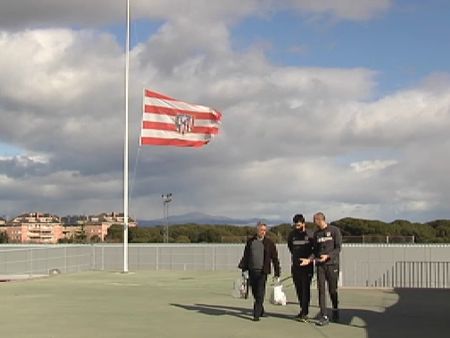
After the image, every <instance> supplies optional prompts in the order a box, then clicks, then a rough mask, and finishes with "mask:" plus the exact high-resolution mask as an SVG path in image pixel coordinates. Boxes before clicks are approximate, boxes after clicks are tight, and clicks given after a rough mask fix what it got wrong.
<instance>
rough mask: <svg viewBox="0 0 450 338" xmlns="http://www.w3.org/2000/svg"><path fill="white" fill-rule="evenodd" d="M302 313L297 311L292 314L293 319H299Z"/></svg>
mask: <svg viewBox="0 0 450 338" xmlns="http://www.w3.org/2000/svg"><path fill="white" fill-rule="evenodd" d="M302 315H303V314H302V313H301V312H299V313H298V314H296V315H295V316H294V319H299V318H300V317H301V316H302Z"/></svg>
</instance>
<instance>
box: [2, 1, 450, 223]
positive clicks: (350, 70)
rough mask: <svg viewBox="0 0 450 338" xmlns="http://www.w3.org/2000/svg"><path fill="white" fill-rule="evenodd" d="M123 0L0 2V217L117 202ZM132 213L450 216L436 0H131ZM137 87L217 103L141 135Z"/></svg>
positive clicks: (449, 115)
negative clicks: (184, 144)
mask: <svg viewBox="0 0 450 338" xmlns="http://www.w3.org/2000/svg"><path fill="white" fill-rule="evenodd" d="M125 4H126V1H125V0H97V1H88V0H76V1H75V0H66V1H63V2H62V1H59V0H15V1H2V2H1V3H0V50H1V53H0V116H1V123H0V216H1V215H3V216H4V217H6V218H8V219H9V218H12V217H14V216H16V215H18V214H21V213H24V212H30V211H39V212H48V213H52V214H56V215H59V216H64V215H69V214H70V215H74V214H98V213H101V212H111V211H119V212H122V211H123V147H124V146H123V144H124V133H125V129H124V128H125V124H124V121H125V97H124V95H125V94H124V74H125V46H124V39H125ZM130 6H131V16H132V23H131V50H130V87H129V88H130V95H129V100H130V106H129V107H130V120H129V121H130V127H129V132H130V138H129V140H130V215H131V216H132V217H134V218H137V219H155V218H161V217H162V215H163V206H162V198H161V195H162V194H165V193H169V192H170V193H172V194H173V202H172V203H171V204H170V213H171V214H174V215H175V214H184V213H190V212H202V213H206V214H210V215H220V216H228V217H235V218H245V217H249V218H250V217H256V218H261V219H268V220H270V219H282V220H285V221H286V222H289V221H290V220H291V219H292V215H294V214H295V213H303V214H304V215H305V216H306V218H307V220H311V218H312V215H313V214H314V213H315V212H317V211H322V212H324V213H325V214H326V215H327V219H328V220H337V219H341V218H343V217H359V218H367V219H379V220H384V221H393V220H396V219H407V220H410V221H420V222H423V221H429V220H434V219H442V218H450V208H449V204H448V201H449V200H450V175H449V172H450V157H449V156H448V154H449V153H450V138H449V136H448V135H449V132H448V129H449V126H450V62H449V61H448V60H450V44H449V36H450V21H449V20H448V17H449V15H450V2H449V1H446V0H430V1H426V2H425V1H420V0H359V1H351V0H334V1H332V0H315V1H307V0H239V1H238V0H227V1H207V0H196V1H188V0H172V1H164V0H154V1H150V0H131V1H130ZM143 88H149V89H152V90H154V91H157V92H161V93H164V94H166V95H169V96H172V97H175V98H177V99H180V100H184V101H187V102H191V103H197V104H202V105H207V106H211V107H214V108H215V109H217V110H219V111H221V112H222V114H223V121H222V125H221V131H220V134H219V135H218V136H217V137H215V138H214V139H213V140H212V141H211V143H210V144H208V145H207V146H205V147H203V148H200V149H190V148H176V147H142V148H139V147H138V137H139V128H140V121H141V117H142V92H143Z"/></svg>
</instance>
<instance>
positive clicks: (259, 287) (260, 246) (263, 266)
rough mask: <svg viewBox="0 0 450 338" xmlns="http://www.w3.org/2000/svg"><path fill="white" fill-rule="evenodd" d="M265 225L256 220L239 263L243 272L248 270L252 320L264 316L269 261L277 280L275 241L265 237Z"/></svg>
mask: <svg viewBox="0 0 450 338" xmlns="http://www.w3.org/2000/svg"><path fill="white" fill-rule="evenodd" d="M266 232H267V225H266V224H265V223H261V222H258V224H257V227H256V235H255V236H253V237H251V238H250V239H249V240H248V241H247V244H246V245H245V249H244V255H243V257H242V259H241V261H240V263H239V268H240V269H241V270H242V272H243V273H246V272H248V274H249V282H250V286H251V288H252V294H253V297H254V298H255V302H254V305H253V320H254V321H259V318H260V317H264V315H265V314H264V305H263V303H264V296H265V294H266V282H267V275H270V273H271V263H272V264H273V268H274V270H275V276H274V278H275V279H277V280H279V277H280V261H279V260H278V252H277V248H276V246H275V243H274V242H273V241H271V240H270V239H269V238H267V237H266Z"/></svg>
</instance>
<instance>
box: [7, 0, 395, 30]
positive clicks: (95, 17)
mask: <svg viewBox="0 0 450 338" xmlns="http://www.w3.org/2000/svg"><path fill="white" fill-rule="evenodd" d="M391 3H392V1H391V0H376V1H375V0H364V1H363V0H360V1H357V2H355V1H351V0H339V1H336V0H334V1H332V0H316V1H307V0H281V1H280V0H277V1H275V0H246V1H239V0H228V1H226V2H217V1H208V0H197V1H195V2H193V1H190V0H172V1H165V0H153V1H146V0H132V1H130V12H131V15H132V18H133V19H135V20H136V19H153V20H154V19H156V20H164V21H165V20H168V21H172V20H175V21H180V20H189V21H190V22H195V23H196V24H198V23H201V22H210V23H211V24H213V23H217V22H227V23H229V24H231V23H233V22H235V21H236V20H239V19H242V18H245V17H247V16H254V15H260V16H264V15H270V14H271V13H274V12H276V11H278V10H291V9H296V10H298V11H299V12H300V13H303V14H306V13H314V14H318V15H323V14H327V15H331V16H332V17H335V18H337V19H343V20H367V19H370V18H372V17H374V16H376V15H379V14H380V13H383V12H384V11H386V10H387V9H388V8H389V7H390V6H391ZM125 10H126V1H125V0H122V1H109V0H97V1H89V0H76V1H74V0H66V1H58V0H14V1H9V2H2V3H0V28H3V29H8V30H20V29H22V28H23V27H27V28H33V29H35V28H43V27H61V26H64V27H67V26H68V25H69V26H72V27H80V26H84V27H86V26H89V27H100V26H104V25H111V24H116V23H117V22H124V21H125ZM211 27H213V25H211Z"/></svg>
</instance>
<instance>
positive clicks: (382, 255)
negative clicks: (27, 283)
mask: <svg viewBox="0 0 450 338" xmlns="http://www.w3.org/2000/svg"><path fill="white" fill-rule="evenodd" d="M277 247H278V252H279V256H280V262H281V266H282V272H283V276H285V275H288V274H289V273H290V265H291V257H290V254H289V251H288V250H287V247H286V245H285V244H279V245H278V246H277ZM243 248H244V246H243V245H242V244H130V245H129V254H128V256H129V269H130V270H131V271H133V270H134V271H136V270H204V271H218V270H220V271H224V270H225V271H236V272H237V271H238V269H237V264H238V262H239V260H240V258H241V256H242V252H243ZM122 268H123V246H122V245H116V244H95V245H62V244H60V245H0V276H3V278H5V277H4V276H11V275H28V276H34V275H48V274H49V272H50V271H52V270H53V271H58V272H62V273H70V272H79V271H88V270H113V271H120V270H122ZM340 270H341V278H340V285H342V286H345V287H408V288H409V287H415V288H450V245H449V244H443V245H437V244H436V245H419V244H344V245H343V248H342V252H341V266H340Z"/></svg>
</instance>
